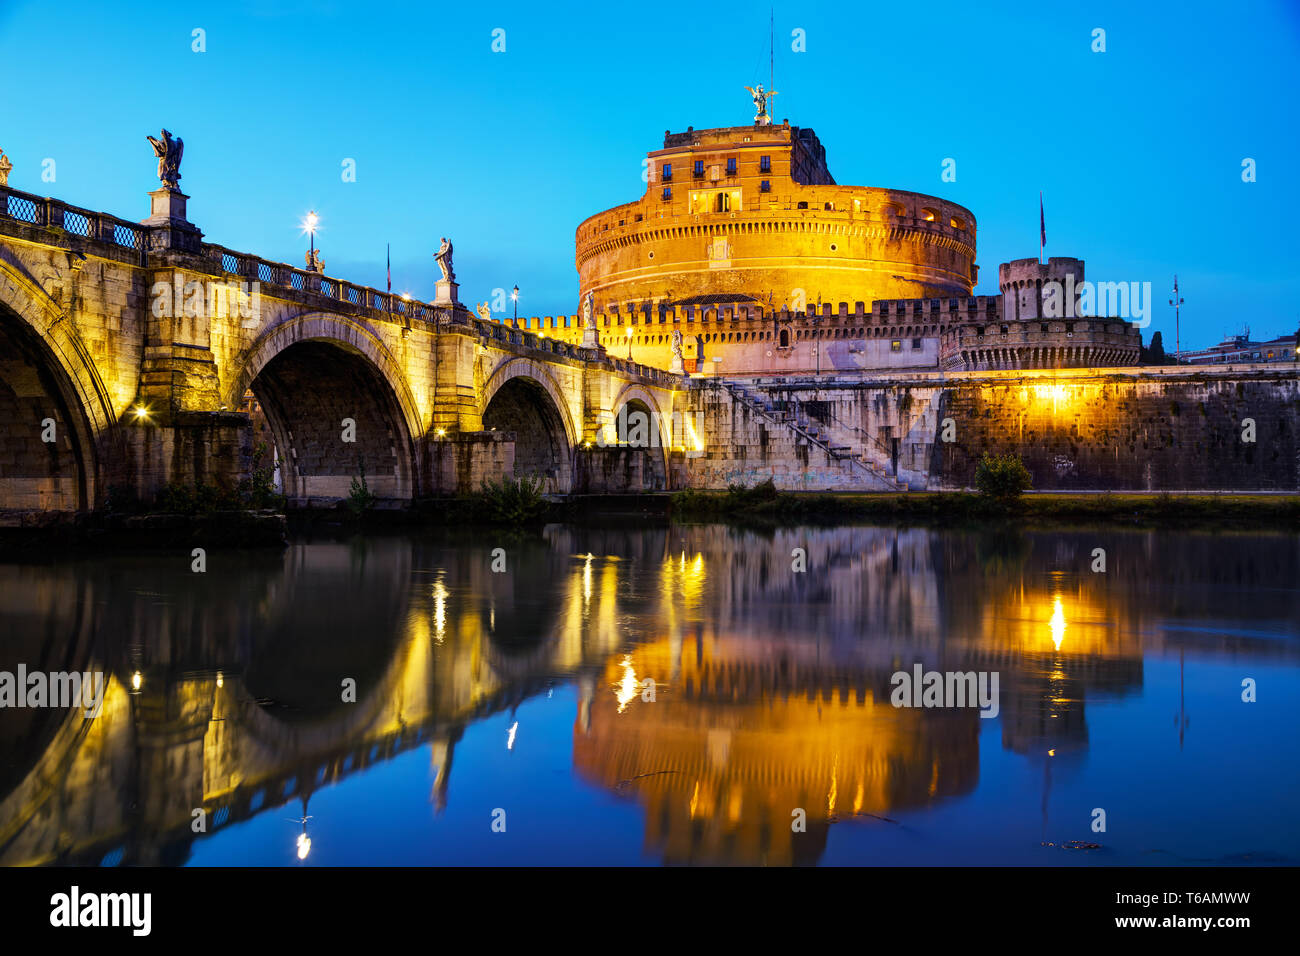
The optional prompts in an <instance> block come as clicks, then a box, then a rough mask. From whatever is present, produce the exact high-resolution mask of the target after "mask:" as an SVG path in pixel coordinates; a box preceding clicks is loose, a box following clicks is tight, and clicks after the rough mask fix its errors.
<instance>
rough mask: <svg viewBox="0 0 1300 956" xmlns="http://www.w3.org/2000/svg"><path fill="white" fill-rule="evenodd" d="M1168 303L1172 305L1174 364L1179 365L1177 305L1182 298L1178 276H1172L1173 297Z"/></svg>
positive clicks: (1180, 346)
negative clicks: (1179, 292) (1179, 291)
mask: <svg viewBox="0 0 1300 956" xmlns="http://www.w3.org/2000/svg"><path fill="white" fill-rule="evenodd" d="M1169 304H1170V305H1172V306H1173V307H1174V364H1175V365H1181V364H1182V363H1183V360H1182V359H1181V358H1179V357H1178V353H1179V352H1181V351H1182V343H1181V342H1180V341H1179V335H1178V332H1179V328H1178V307H1179V306H1180V305H1182V304H1183V300H1182V298H1181V297H1180V296H1179V295H1178V276H1176V275H1175V276H1174V297H1173V298H1172V299H1170V300H1169Z"/></svg>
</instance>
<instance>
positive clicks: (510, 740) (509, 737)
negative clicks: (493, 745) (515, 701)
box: [506, 720, 519, 750]
mask: <svg viewBox="0 0 1300 956" xmlns="http://www.w3.org/2000/svg"><path fill="white" fill-rule="evenodd" d="M518 729H519V721H517V720H516V721H515V722H514V723H513V724H511V725H510V730H509V731H507V733H506V750H514V749H515V731H516V730H518Z"/></svg>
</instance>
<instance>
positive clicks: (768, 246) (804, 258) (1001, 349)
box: [516, 122, 1141, 375]
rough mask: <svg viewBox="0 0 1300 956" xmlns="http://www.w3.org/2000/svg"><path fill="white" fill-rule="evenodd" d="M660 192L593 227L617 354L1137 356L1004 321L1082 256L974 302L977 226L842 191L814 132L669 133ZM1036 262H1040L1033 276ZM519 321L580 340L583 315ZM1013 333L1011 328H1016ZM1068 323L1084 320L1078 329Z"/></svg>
mask: <svg viewBox="0 0 1300 956" xmlns="http://www.w3.org/2000/svg"><path fill="white" fill-rule="evenodd" d="M645 168H646V175H647V187H646V192H645V195H644V196H642V197H641V198H640V199H638V200H636V201H635V202H630V203H625V204H623V205H621V206H615V207H614V208H612V209H607V210H605V211H604V212H601V213H597V214H596V215H594V216H592V217H590V218H589V219H586V220H585V221H583V222H582V223H581V224H580V225H579V226H578V229H577V236H576V249H577V255H576V264H577V268H578V280H579V288H580V299H582V300H585V299H586V296H587V295H588V293H590V294H591V295H592V297H593V301H594V316H593V324H594V325H595V326H596V330H597V332H598V334H599V337H600V341H601V343H602V344H603V345H605V346H606V347H607V348H608V349H609V350H610V351H611V353H613V354H617V355H619V356H625V355H631V356H632V358H633V359H634V360H635V361H637V362H641V363H643V364H646V365H652V366H655V367H658V368H664V369H668V368H672V367H673V339H674V333H675V332H680V333H681V335H682V340H681V357H682V368H683V369H684V370H685V371H686V372H688V373H694V374H718V375H750V374H766V373H776V374H782V373H790V372H814V373H816V372H834V371H853V370H863V371H866V370H873V369H936V370H937V369H939V368H941V367H942V368H945V369H986V368H991V369H999V368H1079V367H1097V366H1117V365H1133V364H1136V362H1137V359H1138V353H1139V349H1140V346H1141V339H1140V334H1139V333H1138V331H1137V329H1135V328H1133V327H1131V326H1129V325H1127V324H1126V323H1125V322H1124V321H1123V320H1120V319H1110V320H1105V319H1091V320H1079V321H1077V322H1075V321H1071V322H1069V323H1066V322H1058V323H1046V322H1042V321H1033V322H1030V321H1029V320H1030V319H1036V318H1037V316H1038V314H1039V310H1038V306H1037V303H1036V302H1035V303H1033V304H1031V305H1024V306H1021V307H1019V308H1018V309H1017V310H1016V312H1015V317H1014V318H1013V320H1011V321H1008V318H1007V316H1005V315H1004V314H1003V308H1002V302H1003V299H1004V297H1005V293H1006V290H1007V288H1008V287H1010V288H1012V289H1014V290H1015V291H1016V292H1017V294H1022V293H1023V292H1025V290H1027V289H1028V288H1029V287H1030V285H1031V284H1032V283H1031V281H1030V279H1031V276H1030V274H1031V273H1032V274H1033V276H1034V277H1036V278H1037V280H1038V288H1040V289H1041V285H1042V282H1043V280H1045V279H1047V278H1050V277H1058V273H1059V274H1060V275H1061V276H1063V275H1064V274H1065V273H1066V272H1071V273H1077V277H1078V279H1079V280H1080V281H1082V276H1083V263H1082V262H1081V261H1080V260H1078V259H1052V260H1051V261H1050V262H1049V263H1047V264H1042V265H1040V264H1039V263H1038V261H1037V260H1031V259H1026V260H1017V261H1016V262H1012V263H1007V264H1004V265H1003V266H1001V267H1000V269H999V280H1000V285H1001V287H1002V291H1003V293H1004V295H1000V296H974V295H972V293H973V291H974V288H975V283H976V281H977V280H978V276H979V266H978V265H976V263H975V254H976V246H975V232H976V227H975V217H974V215H973V214H972V213H971V212H970V210H968V209H966V208H965V207H963V206H959V205H957V204H955V203H952V202H949V201H947V200H945V199H939V198H936V197H934V196H928V195H925V194H922V193H915V192H908V191H906V190H898V189H881V188H875V187H865V186H843V185H839V184H837V183H836V182H835V179H834V177H833V176H832V175H831V173H830V170H829V168H828V166H827V163H826V150H825V148H824V147H823V146H822V144H821V142H820V141H819V140H818V138H817V136H816V134H815V133H814V132H813V131H812V130H811V129H801V128H799V127H794V126H790V125H789V123H788V122H787V123H786V124H785V125H782V126H732V127H725V128H721V129H709V130H695V129H688V130H687V131H686V132H685V133H671V132H669V133H665V134H664V145H663V148H662V149H659V150H655V151H653V152H650V153H648V154H647V156H646V159H645ZM1034 267H1036V268H1034ZM516 324H519V325H521V326H523V327H525V328H531V329H535V330H539V331H543V332H545V333H546V334H547V335H552V336H554V337H556V338H559V339H561V340H562V341H566V342H574V343H577V342H580V341H582V338H583V332H584V329H583V321H582V319H581V318H580V317H579V316H577V315H574V316H560V317H558V318H556V317H552V316H548V317H543V318H532V319H520V320H518V321H517V323H516ZM1004 326H1005V328H1004ZM1067 326H1068V327H1067Z"/></svg>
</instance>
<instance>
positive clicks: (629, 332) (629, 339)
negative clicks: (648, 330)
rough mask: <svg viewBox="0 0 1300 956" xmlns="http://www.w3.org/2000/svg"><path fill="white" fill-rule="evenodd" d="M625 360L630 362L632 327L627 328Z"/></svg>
mask: <svg viewBox="0 0 1300 956" xmlns="http://www.w3.org/2000/svg"><path fill="white" fill-rule="evenodd" d="M627 360H628V361H629V362H630V361H632V326H630V325H629V326H628V327H627Z"/></svg>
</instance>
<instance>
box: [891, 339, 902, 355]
mask: <svg viewBox="0 0 1300 956" xmlns="http://www.w3.org/2000/svg"><path fill="white" fill-rule="evenodd" d="M889 351H891V352H901V351H903V340H902V339H894V340H893V341H892V342H890V343H889Z"/></svg>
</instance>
